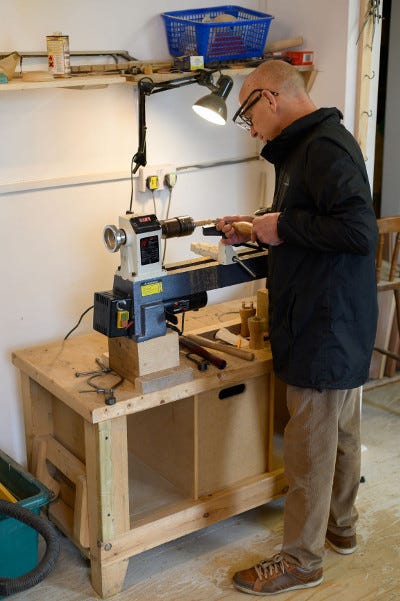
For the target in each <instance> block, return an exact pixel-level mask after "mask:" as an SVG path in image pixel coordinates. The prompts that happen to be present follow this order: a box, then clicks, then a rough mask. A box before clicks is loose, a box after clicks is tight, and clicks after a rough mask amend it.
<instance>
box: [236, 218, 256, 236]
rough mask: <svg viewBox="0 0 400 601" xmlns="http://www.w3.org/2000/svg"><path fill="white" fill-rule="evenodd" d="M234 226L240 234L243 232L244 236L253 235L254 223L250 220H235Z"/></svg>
mask: <svg viewBox="0 0 400 601" xmlns="http://www.w3.org/2000/svg"><path fill="white" fill-rule="evenodd" d="M232 227H233V229H235V230H236V231H237V233H238V234H242V235H243V236H251V233H252V231H253V225H252V224H251V223H249V222H248V221H234V222H233V223H232Z"/></svg>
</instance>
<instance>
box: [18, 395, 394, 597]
mask: <svg viewBox="0 0 400 601" xmlns="http://www.w3.org/2000/svg"><path fill="white" fill-rule="evenodd" d="M362 430H363V454H362V462H363V463H362V466H363V467H362V474H363V476H364V478H365V483H363V484H361V485H360V491H359V497H358V503H357V506H358V510H359V514H360V520H359V526H358V540H359V546H358V550H357V552H356V553H354V555H351V556H341V555H338V554H337V553H334V552H333V551H331V550H328V549H327V550H326V555H325V560H324V581H323V583H322V584H321V585H320V586H318V587H316V588H313V589H308V590H304V591H294V592H292V593H286V594H285V593H283V594H280V595H278V596H277V598H278V599H279V601H289V600H291V601H292V600H294V599H296V601H306V600H307V601H308V600H310V601H397V600H400V461H399V459H400V383H396V384H389V385H387V386H384V387H380V388H376V389H373V390H368V391H367V392H365V393H364V404H363V424H362ZM282 516H283V503H282V502H281V501H279V502H274V503H271V504H268V505H264V506H262V507H259V508H258V509H256V510H252V511H249V512H247V513H244V514H242V515H240V516H237V517H235V518H231V519H229V520H226V521H225V522H222V523H220V524H217V525H214V526H210V527H209V528H206V529H204V530H202V531H200V532H197V533H195V534H192V535H188V536H186V537H183V538H181V539H178V540H176V541H174V542H171V543H168V544H166V545H162V546H160V547H158V548H156V549H153V550H151V551H147V552H145V553H142V554H141V555H138V556H136V557H135V558H132V559H131V560H130V564H129V569H128V574H127V577H126V580H125V587H124V590H123V592H122V593H120V594H118V595H116V596H115V597H113V600H114V601H128V600H129V601H214V600H215V601H219V600H223V601H239V600H240V599H243V601H245V599H249V598H250V597H249V596H245V595H244V594H243V593H240V592H238V591H236V590H235V589H234V588H233V586H232V584H231V577H232V574H233V573H234V572H235V571H236V570H238V569H241V568H243V567H247V566H248V565H252V564H253V563H255V562H257V561H259V560H261V559H263V558H265V557H267V556H270V555H272V554H274V553H276V552H278V550H279V547H280V541H281V535H282ZM89 577H90V569H89V566H88V564H87V563H86V561H85V560H84V559H83V558H82V557H81V555H80V554H79V552H78V551H77V550H76V549H75V548H74V547H73V545H72V544H71V543H70V542H69V541H68V540H67V539H65V538H63V539H62V551H61V556H60V559H59V561H58V563H57V565H56V567H55V568H54V570H53V572H52V573H51V574H50V575H49V576H48V577H47V578H46V580H44V581H43V582H42V583H40V584H39V585H37V586H36V587H34V588H32V589H30V590H28V591H26V592H24V593H20V594H18V595H14V596H13V597H12V599H14V600H15V601H22V600H25V599H26V600H28V599H29V601H50V600H51V601H83V600H92V599H97V598H98V597H97V596H96V595H95V593H94V591H93V589H92V588H91V586H90V580H89Z"/></svg>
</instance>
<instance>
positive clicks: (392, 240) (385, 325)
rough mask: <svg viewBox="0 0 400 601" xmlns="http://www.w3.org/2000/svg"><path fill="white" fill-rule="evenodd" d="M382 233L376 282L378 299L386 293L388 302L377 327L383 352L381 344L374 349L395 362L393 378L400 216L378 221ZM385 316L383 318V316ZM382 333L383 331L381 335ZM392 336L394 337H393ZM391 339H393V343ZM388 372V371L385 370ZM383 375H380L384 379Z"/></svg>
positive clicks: (399, 311) (399, 302) (399, 316)
mask: <svg viewBox="0 0 400 601" xmlns="http://www.w3.org/2000/svg"><path fill="white" fill-rule="evenodd" d="M377 223H378V230H379V243H378V249H377V256H376V280H377V286H378V295H379V294H382V293H386V299H385V301H386V302H384V303H382V304H381V306H380V312H381V320H380V324H378V334H377V339H376V341H375V344H377V343H379V339H380V342H383V344H384V347H385V348H382V347H381V346H380V345H379V344H377V346H375V347H374V350H375V351H377V352H378V353H381V354H382V355H385V356H386V357H388V358H390V359H392V360H394V361H392V362H391V363H392V368H391V371H392V372H393V373H390V374H388V375H394V372H395V371H396V363H397V362H398V361H400V355H399V354H398V353H397V352H394V351H392V350H390V348H389V346H392V347H393V345H395V346H396V350H397V347H398V341H399V335H400V270H399V253H400V216H398V217H397V216H396V217H382V218H381V219H378V220H377ZM391 290H392V291H393V294H394V300H395V305H394V308H395V316H394V317H395V318H396V322H395V323H396V324H397V331H393V328H392V323H393V298H391V295H390V294H388V291H391ZM382 313H383V314H382ZM379 329H381V330H383V331H381V332H380V331H379ZM391 334H392V336H391ZM390 338H392V339H391V340H390ZM386 371H388V370H386ZM382 375H383V374H381V375H380V377H382Z"/></svg>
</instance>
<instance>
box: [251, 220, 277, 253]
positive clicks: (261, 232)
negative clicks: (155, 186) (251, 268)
mask: <svg viewBox="0 0 400 601" xmlns="http://www.w3.org/2000/svg"><path fill="white" fill-rule="evenodd" d="M279 215H280V213H266V214H265V215H261V216H260V217H254V219H253V233H252V234H251V239H252V241H253V242H256V241H257V240H258V241H259V242H263V243H264V244H269V245H270V246H278V244H282V242H283V240H281V239H280V238H279V236H278V227H277V223H278V219H279Z"/></svg>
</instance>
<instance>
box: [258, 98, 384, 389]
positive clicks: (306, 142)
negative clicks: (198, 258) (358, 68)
mask: <svg viewBox="0 0 400 601" xmlns="http://www.w3.org/2000/svg"><path fill="white" fill-rule="evenodd" d="M341 118H342V115H341V113H340V112H339V111H338V110H337V109H335V108H332V109H328V108H324V109H319V110H317V111H315V112H313V113H311V114H310V115H307V116H305V117H302V118H301V119H298V120H296V121H295V122H294V123H292V124H291V125H290V126H289V127H287V128H286V129H285V130H283V131H282V133H281V134H280V135H279V136H278V137H277V138H275V139H274V140H272V141H271V142H268V143H267V144H266V145H265V146H264V148H263V150H262V153H261V154H262V156H263V157H264V158H265V159H266V160H268V161H269V162H271V163H273V164H274V166H275V173H276V184H275V194H274V202H273V207H272V209H273V210H274V211H282V215H281V216H280V218H279V222H278V234H279V236H280V238H281V239H282V240H284V243H283V244H281V245H279V246H275V247H270V251H269V261H268V288H269V296H270V339H271V347H272V354H273V359H274V369H275V373H276V374H277V375H278V376H279V377H280V378H281V379H282V380H283V381H285V382H286V383H288V384H293V385H295V386H302V387H310V388H317V389H324V388H334V389H348V388H356V387H358V386H360V385H362V384H363V383H364V382H365V381H366V380H367V378H368V371H369V364H370V360H371V354H372V347H373V343H374V340H375V333H376V322H377V312H378V310H377V293H376V279H375V249H376V243H377V237H378V233H377V224H376V218H375V214H374V211H373V207H372V201H371V192H370V187H369V183H368V177H367V173H366V169H365V165H364V160H363V157H362V154H361V151H360V148H359V146H358V144H357V143H356V141H355V140H354V138H353V136H352V135H351V134H350V133H349V132H348V131H347V130H346V129H345V127H344V126H343V125H342V124H341V123H340V119H341Z"/></svg>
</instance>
